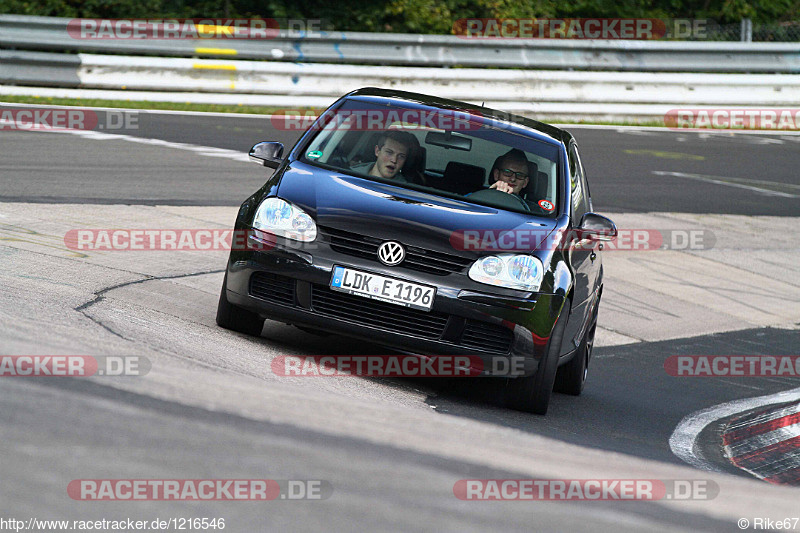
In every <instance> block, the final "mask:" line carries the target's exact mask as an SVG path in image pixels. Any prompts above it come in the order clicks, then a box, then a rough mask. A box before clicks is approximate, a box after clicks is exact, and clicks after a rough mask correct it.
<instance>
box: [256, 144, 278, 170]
mask: <svg viewBox="0 0 800 533" xmlns="http://www.w3.org/2000/svg"><path fill="white" fill-rule="evenodd" d="M282 156H283V144H282V143H275V142H261V143H258V144H255V145H253V147H252V148H250V161H252V162H253V163H258V164H260V165H264V166H265V167H269V168H278V167H279V166H281V163H283V157H282Z"/></svg>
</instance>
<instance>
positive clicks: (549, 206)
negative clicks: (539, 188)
mask: <svg viewBox="0 0 800 533" xmlns="http://www.w3.org/2000/svg"><path fill="white" fill-rule="evenodd" d="M539 207H541V208H542V209H544V210H545V211H552V210H553V209H555V208H556V206H554V205H553V204H552V203H550V202H548V201H547V200H539Z"/></svg>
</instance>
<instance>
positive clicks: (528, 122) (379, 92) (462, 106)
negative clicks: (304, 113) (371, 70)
mask: <svg viewBox="0 0 800 533" xmlns="http://www.w3.org/2000/svg"><path fill="white" fill-rule="evenodd" d="M359 97H368V98H369V97H371V98H369V99H373V98H378V99H382V100H401V101H403V102H404V103H405V104H411V105H422V106H426V107H438V108H444V109H453V110H459V111H467V112H473V113H475V114H476V115H478V116H480V117H485V118H491V119H492V120H496V121H499V122H507V123H509V124H514V125H517V126H521V127H522V128H524V129H528V130H532V131H534V132H537V133H539V134H540V135H544V136H546V137H550V138H552V139H554V140H556V141H559V142H561V143H563V144H564V145H565V146H567V145H568V144H569V142H570V140H572V134H570V133H569V132H568V131H566V130H562V129H561V128H557V127H555V126H551V125H550V124H545V123H544V122H539V121H537V120H533V119H530V118H526V117H523V116H520V115H514V114H512V113H507V112H505V111H498V110H496V109H491V108H489V107H482V106H477V105H474V104H469V103H466V102H461V101H459V100H450V99H449V98H439V97H438V96H430V95H427V94H421V93H412V92H407V91H398V90H393V89H379V88H376V87H365V88H362V89H357V90H355V91H352V92H350V93H348V94H346V95H345V96H344V98H353V99H359Z"/></svg>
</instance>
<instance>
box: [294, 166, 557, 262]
mask: <svg viewBox="0 0 800 533" xmlns="http://www.w3.org/2000/svg"><path fill="white" fill-rule="evenodd" d="M278 196H279V197H281V198H283V199H284V200H287V201H289V202H291V203H293V204H295V205H297V206H298V207H300V208H302V209H303V210H305V211H306V212H307V213H308V214H309V215H311V216H312V217H313V218H314V219H315V220H316V222H317V225H318V226H320V229H321V230H322V231H323V232H324V231H325V229H326V228H332V229H338V230H342V231H349V232H353V233H358V234H360V235H366V236H371V237H376V238H380V239H383V240H397V241H399V242H401V243H403V244H409V245H413V246H419V247H424V248H429V249H433V250H437V251H441V252H444V253H455V254H457V255H463V256H467V257H474V256H476V255H485V253H486V251H487V249H491V246H492V241H493V240H496V239H497V238H500V237H502V236H503V235H506V234H507V233H508V232H511V233H510V234H511V236H512V237H513V240H512V239H509V238H506V239H504V240H503V242H505V243H506V244H510V243H512V242H513V243H514V250H519V249H520V246H519V245H520V242H522V243H523V244H524V243H526V242H533V241H527V240H522V241H520V239H519V236H520V235H528V236H530V235H534V236H535V237H536V238H537V239H539V240H540V241H542V242H543V241H544V240H545V237H546V236H547V235H549V234H550V233H551V232H552V231H553V230H554V229H555V227H556V224H557V221H556V220H554V219H547V218H541V217H536V216H533V215H528V214H523V213H514V212H511V211H504V210H502V209H498V208H495V207H487V206H482V205H477V204H472V203H469V202H466V201H460V200H455V199H450V198H445V197H442V196H437V195H434V194H429V193H426V192H421V191H415V190H411V189H406V188H403V187H401V186H395V185H389V184H385V183H380V182H376V181H372V180H369V179H365V178H358V177H354V176H350V175H347V174H341V173H338V172H336V171H333V170H326V169H323V168H320V167H314V166H310V165H306V164H303V163H300V162H297V161H293V162H292V163H291V165H289V166H288V167H287V169H286V170H285V171H284V175H283V176H282V178H281V181H280V185H279V188H278ZM464 235H466V236H467V241H466V245H464ZM506 237H508V235H507V236H506ZM476 239H477V240H476ZM476 245H477V246H476ZM487 247H488V248H487ZM533 248H535V245H534V246H532V247H530V248H528V250H532V249H533ZM503 249H504V248H503V246H502V245H499V244H498V245H497V248H496V249H495V251H502V250H503ZM512 251H513V250H512Z"/></svg>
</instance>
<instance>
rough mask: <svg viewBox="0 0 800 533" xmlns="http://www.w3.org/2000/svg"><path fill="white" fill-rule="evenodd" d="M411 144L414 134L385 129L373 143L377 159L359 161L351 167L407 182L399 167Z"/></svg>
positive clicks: (373, 174) (401, 165)
mask: <svg viewBox="0 0 800 533" xmlns="http://www.w3.org/2000/svg"><path fill="white" fill-rule="evenodd" d="M413 145H414V136H413V135H411V134H410V133H407V132H404V131H387V132H386V133H384V134H383V135H381V136H380V137H379V138H378V144H376V145H375V157H377V161H374V162H368V163H360V164H357V165H354V166H352V167H351V168H352V169H353V170H355V171H356V172H362V173H364V174H369V175H370V176H375V177H378V178H383V179H387V180H392V179H393V180H395V181H400V182H403V183H408V180H407V179H406V178H405V177H403V176H402V175H401V174H400V169H402V168H403V165H404V164H405V162H406V159H408V157H409V151H410V149H411V147H412V146H413Z"/></svg>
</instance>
